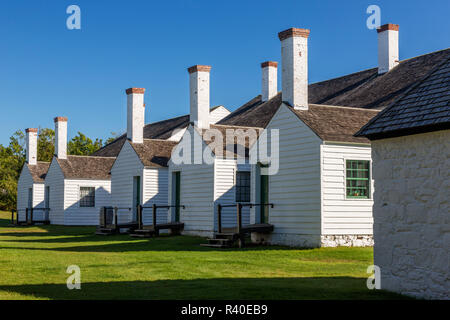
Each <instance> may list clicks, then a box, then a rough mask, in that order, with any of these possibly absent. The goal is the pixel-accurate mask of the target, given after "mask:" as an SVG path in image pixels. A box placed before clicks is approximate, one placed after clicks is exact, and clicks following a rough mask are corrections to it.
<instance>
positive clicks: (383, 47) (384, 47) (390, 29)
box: [377, 23, 399, 74]
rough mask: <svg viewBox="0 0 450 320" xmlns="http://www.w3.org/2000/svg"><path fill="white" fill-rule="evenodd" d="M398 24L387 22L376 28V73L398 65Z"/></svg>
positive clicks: (384, 71)
mask: <svg viewBox="0 0 450 320" xmlns="http://www.w3.org/2000/svg"><path fill="white" fill-rule="evenodd" d="M398 30H399V25H398V24H392V23H388V24H385V25H382V26H381V27H379V28H378V29H377V33H378V74H382V73H386V72H388V71H390V70H391V69H392V68H394V67H395V66H397V65H398V63H399V55H398Z"/></svg>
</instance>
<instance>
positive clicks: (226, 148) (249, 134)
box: [196, 124, 263, 158]
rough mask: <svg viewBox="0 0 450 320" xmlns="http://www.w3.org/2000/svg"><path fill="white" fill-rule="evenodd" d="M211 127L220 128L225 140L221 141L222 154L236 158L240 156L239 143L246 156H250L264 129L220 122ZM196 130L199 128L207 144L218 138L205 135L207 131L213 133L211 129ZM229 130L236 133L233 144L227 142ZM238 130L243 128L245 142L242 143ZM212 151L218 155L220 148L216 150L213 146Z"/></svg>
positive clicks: (224, 156) (225, 156)
mask: <svg viewBox="0 0 450 320" xmlns="http://www.w3.org/2000/svg"><path fill="white" fill-rule="evenodd" d="M210 129H215V130H218V131H219V132H220V133H221V135H222V139H223V140H222V142H221V143H222V146H223V149H222V150H221V152H222V155H221V156H222V157H223V158H236V157H237V156H238V149H237V146H238V145H242V146H243V147H244V152H245V156H246V157H248V155H249V149H250V147H251V146H252V145H253V144H254V143H255V142H256V141H257V139H258V137H259V135H260V134H261V132H262V131H263V128H257V127H243V126H231V125H220V124H212V125H211V126H210ZM196 130H197V132H199V133H200V134H201V136H202V138H203V140H204V141H205V143H206V145H208V146H209V145H211V144H212V143H214V142H215V139H216V137H215V136H212V137H206V136H205V133H207V132H208V133H210V134H212V131H211V130H208V131H207V130H205V129H202V130H198V129H196ZM227 130H233V131H234V133H236V134H235V136H234V139H233V145H232V146H230V145H228V144H227V142H228V140H227ZM236 130H242V135H243V138H244V139H245V140H244V141H243V142H244V144H242V141H241V140H239V137H238V135H237V132H235V131H236ZM249 130H251V131H249ZM228 139H229V138H228ZM211 151H212V152H213V153H214V154H216V155H217V151H218V150H216V149H215V148H214V149H213V148H211Z"/></svg>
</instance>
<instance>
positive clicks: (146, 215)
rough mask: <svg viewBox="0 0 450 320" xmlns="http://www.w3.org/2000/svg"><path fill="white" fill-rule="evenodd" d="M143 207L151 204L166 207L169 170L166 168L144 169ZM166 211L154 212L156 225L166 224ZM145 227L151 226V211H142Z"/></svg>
mask: <svg viewBox="0 0 450 320" xmlns="http://www.w3.org/2000/svg"><path fill="white" fill-rule="evenodd" d="M142 189H143V197H142V200H143V205H144V206H145V207H151V206H152V205H153V204H157V205H165V206H166V205H167V203H168V201H169V194H168V192H169V170H168V169H167V168H145V169H144V179H143V188H142ZM167 213H168V210H167V209H164V208H161V209H158V210H157V211H156V223H166V222H167ZM143 221H144V224H145V225H152V224H153V210H152V209H144V210H143Z"/></svg>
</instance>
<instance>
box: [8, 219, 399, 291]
mask: <svg viewBox="0 0 450 320" xmlns="http://www.w3.org/2000/svg"><path fill="white" fill-rule="evenodd" d="M9 218H10V214H9V213H5V212H0V299H398V298H402V297H401V296H398V295H395V294H391V293H387V292H383V291H378V290H377V291H374V290H368V289H367V288H366V278H367V276H368V275H367V274H366V269H367V266H368V265H371V264H372V259H373V258H372V249H371V248H321V249H291V248H286V247H275V246H271V247H261V246H258V247H248V248H245V249H228V250H215V249H209V248H203V247H200V246H199V244H200V243H203V242H205V241H204V239H202V238H198V237H187V236H177V237H166V236H163V237H160V238H153V239H133V238H130V237H129V236H127V235H117V236H110V237H102V236H95V235H94V230H95V228H92V227H62V226H30V227H9V226H8V224H9V223H10V221H9ZM69 265H78V266H79V267H80V268H81V290H68V289H67V287H66V280H67V277H68V276H69V275H68V274H67V273H66V269H67V267H68V266H69Z"/></svg>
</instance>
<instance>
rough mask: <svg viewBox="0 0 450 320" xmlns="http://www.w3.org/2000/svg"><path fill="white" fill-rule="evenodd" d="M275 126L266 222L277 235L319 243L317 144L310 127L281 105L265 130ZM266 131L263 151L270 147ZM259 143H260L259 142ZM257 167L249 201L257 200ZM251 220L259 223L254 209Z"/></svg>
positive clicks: (274, 235)
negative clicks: (274, 168)
mask: <svg viewBox="0 0 450 320" xmlns="http://www.w3.org/2000/svg"><path fill="white" fill-rule="evenodd" d="M270 129H279V155H278V157H277V156H276V155H275V157H274V160H272V161H279V170H278V173H277V174H275V175H271V176H269V201H270V202H271V203H274V205H275V207H274V208H273V209H272V208H271V209H269V223H271V224H273V225H274V226H275V229H274V232H273V237H274V238H276V237H277V236H279V235H289V236H290V237H291V238H292V236H302V237H303V238H305V237H306V238H308V237H310V238H311V242H314V245H319V240H320V232H321V199H320V195H321V191H320V145H321V143H322V141H321V139H319V138H318V137H317V136H316V135H315V134H314V133H313V132H312V130H311V129H310V128H309V127H307V126H306V125H305V124H304V123H303V122H302V121H301V120H299V119H298V118H297V117H296V116H295V115H294V114H293V112H292V111H291V110H289V109H288V108H287V107H286V106H285V105H282V106H281V107H280V108H279V110H278V111H277V112H276V114H275V115H274V117H273V118H272V120H271V121H270V123H269V125H268V126H267V129H266V130H270ZM270 136H271V135H270V133H269V134H268V137H269V140H268V145H267V150H269V152H270V150H271V141H270ZM259 143H260V144H264V143H263V142H262V141H259ZM257 179H258V177H257V170H256V168H255V167H253V168H252V201H259V196H258V192H259V190H258V189H259V183H257V181H256V180H257ZM251 219H252V222H259V213H258V209H256V210H255V209H252V214H251Z"/></svg>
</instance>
